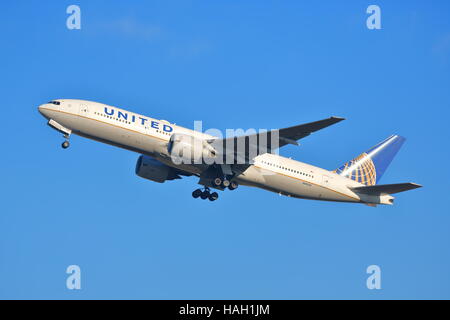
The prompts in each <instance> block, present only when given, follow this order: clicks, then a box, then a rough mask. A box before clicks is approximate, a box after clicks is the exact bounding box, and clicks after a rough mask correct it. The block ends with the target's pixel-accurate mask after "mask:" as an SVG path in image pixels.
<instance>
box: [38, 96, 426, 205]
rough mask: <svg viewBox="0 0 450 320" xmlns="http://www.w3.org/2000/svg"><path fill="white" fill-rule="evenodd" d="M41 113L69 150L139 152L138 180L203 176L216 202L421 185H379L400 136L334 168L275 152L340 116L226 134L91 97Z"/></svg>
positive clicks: (326, 197) (57, 103) (340, 196)
mask: <svg viewBox="0 0 450 320" xmlns="http://www.w3.org/2000/svg"><path fill="white" fill-rule="evenodd" d="M38 110H39V112H40V113H41V114H42V115H43V116H44V117H45V118H46V119H47V120H48V125H49V126H50V127H52V128H53V129H55V130H57V131H59V132H60V133H62V134H63V135H64V138H65V141H64V142H63V143H62V147H63V148H64V149H67V148H68V147H69V145H70V144H69V139H70V136H71V135H72V134H76V135H78V136H81V137H84V138H88V139H92V140H95V141H98V142H103V143H106V144H109V145H113V146H116V147H120V148H123V149H126V150H130V151H134V152H136V153H139V154H140V156H139V157H138V160H137V163H136V169H135V172H136V174H137V175H138V176H139V177H142V178H144V179H148V180H151V181H154V182H158V183H163V182H165V181H171V180H176V179H181V178H182V177H183V176H195V177H198V178H199V181H198V183H199V185H201V186H203V188H201V189H196V190H194V191H193V192H192V196H193V197H194V198H200V199H203V200H206V199H209V200H210V201H215V200H217V199H218V197H219V195H218V192H216V191H215V190H217V191H224V190H225V189H228V190H235V189H237V188H238V186H239V185H242V186H249V187H256V188H261V189H264V190H267V191H271V192H275V193H278V194H279V195H283V196H287V197H292V198H299V199H310V200H322V201H334V202H350V203H361V204H365V205H368V206H372V207H375V206H377V205H379V204H385V205H392V204H394V199H395V198H394V197H393V196H392V194H396V193H399V192H403V191H408V190H412V189H416V188H420V187H422V186H421V185H418V184H415V183H397V184H384V185H382V184H379V182H380V179H381V177H382V176H383V173H384V172H385V170H386V169H387V167H388V166H389V164H390V163H391V161H392V159H393V158H394V157H395V155H396V154H397V152H398V151H399V149H400V147H401V146H402V144H403V143H404V141H405V138H403V137H402V136H399V135H392V136H390V137H388V138H387V139H385V140H383V141H382V142H380V143H379V144H377V145H376V146H374V147H373V148H371V149H369V150H368V151H366V152H364V153H362V154H360V155H359V156H358V157H356V158H354V159H353V160H351V161H349V162H347V163H345V164H343V165H342V166H340V167H338V168H337V169H336V170H331V171H330V170H326V169H322V168H319V167H316V166H312V165H309V164H306V163H302V162H300V161H296V160H293V159H290V158H285V157H282V156H280V155H278V154H276V151H277V150H278V149H279V148H281V147H283V146H285V145H288V144H293V145H298V140H300V139H302V138H305V137H307V136H309V135H310V134H312V133H314V132H316V131H318V130H321V129H324V128H326V127H328V126H330V125H333V124H336V123H338V122H340V121H342V120H344V119H343V118H339V117H330V118H327V119H323V120H319V121H315V122H310V123H306V124H300V125H296V126H292V127H288V128H283V129H279V130H269V131H266V132H259V133H258V132H256V131H255V133H251V134H246V135H242V136H233V137H226V138H220V137H215V136H212V135H208V134H206V133H203V132H199V131H194V130H190V129H187V128H183V127H181V126H177V125H175V124H173V123H170V122H168V121H166V120H158V119H153V118H150V117H146V116H143V115H140V114H136V113H133V112H130V111H127V110H124V109H120V108H117V107H114V106H110V105H106V104H102V103H98V102H92V101H86V100H76V99H56V100H52V101H50V102H48V103H45V104H42V105H40V106H39V107H38ZM237 146H241V147H239V148H238V147H237ZM242 146H244V147H242ZM180 160H181V161H180ZM183 160H184V161H183ZM207 160H208V161H207ZM211 160H213V161H211ZM219 160H222V161H219ZM211 189H215V190H211Z"/></svg>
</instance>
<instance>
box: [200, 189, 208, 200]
mask: <svg viewBox="0 0 450 320" xmlns="http://www.w3.org/2000/svg"><path fill="white" fill-rule="evenodd" d="M209 195H210V194H209V191H208V190H205V191H203V192H202V194H201V195H200V198H202V200H206V199H207V198H209Z"/></svg>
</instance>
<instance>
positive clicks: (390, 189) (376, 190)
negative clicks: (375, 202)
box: [351, 182, 422, 195]
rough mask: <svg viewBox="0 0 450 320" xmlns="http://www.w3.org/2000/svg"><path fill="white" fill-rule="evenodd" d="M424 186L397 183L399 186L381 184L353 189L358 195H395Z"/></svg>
mask: <svg viewBox="0 0 450 320" xmlns="http://www.w3.org/2000/svg"><path fill="white" fill-rule="evenodd" d="M421 187H422V186H421V185H419V184H415V183H410V182H409V183H397V184H379V185H374V186H366V187H356V188H351V190H352V191H354V192H356V193H364V194H369V195H382V194H394V193H399V192H403V191H408V190H412V189H417V188H421Z"/></svg>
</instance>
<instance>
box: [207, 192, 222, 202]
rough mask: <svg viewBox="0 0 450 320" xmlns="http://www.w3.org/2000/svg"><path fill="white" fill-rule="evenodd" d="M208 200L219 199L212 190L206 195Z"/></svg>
mask: <svg viewBox="0 0 450 320" xmlns="http://www.w3.org/2000/svg"><path fill="white" fill-rule="evenodd" d="M208 199H209V201H216V200H217V199H219V194H218V193H217V192H213V193H211V194H210V195H209V197H208Z"/></svg>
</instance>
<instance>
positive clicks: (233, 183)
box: [228, 181, 239, 190]
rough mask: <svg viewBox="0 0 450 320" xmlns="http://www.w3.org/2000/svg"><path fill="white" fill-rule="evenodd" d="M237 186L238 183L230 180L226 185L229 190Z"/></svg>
mask: <svg viewBox="0 0 450 320" xmlns="http://www.w3.org/2000/svg"><path fill="white" fill-rule="evenodd" d="M238 186H239V185H238V184H237V182H235V181H231V182H230V185H229V186H228V189H230V190H235V189H237V187H238Z"/></svg>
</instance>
